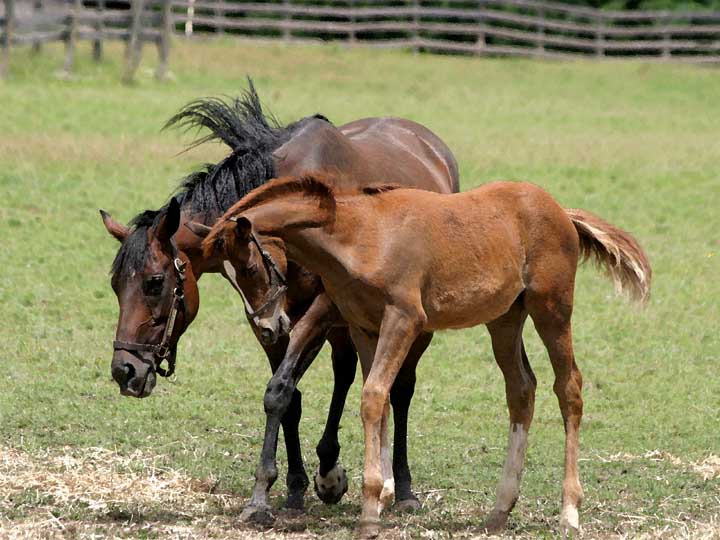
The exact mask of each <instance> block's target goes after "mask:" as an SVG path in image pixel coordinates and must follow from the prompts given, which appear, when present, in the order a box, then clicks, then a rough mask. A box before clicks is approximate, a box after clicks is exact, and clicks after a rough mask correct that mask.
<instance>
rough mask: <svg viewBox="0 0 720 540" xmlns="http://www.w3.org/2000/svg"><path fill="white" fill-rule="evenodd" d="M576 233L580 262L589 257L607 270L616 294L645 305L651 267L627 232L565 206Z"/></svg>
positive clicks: (643, 253)
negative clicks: (626, 296) (624, 295)
mask: <svg viewBox="0 0 720 540" xmlns="http://www.w3.org/2000/svg"><path fill="white" fill-rule="evenodd" d="M565 212H566V213H567V215H568V217H569V218H570V219H571V220H572V222H573V224H574V225H575V229H577V232H578V235H579V236H580V254H581V256H582V259H583V261H584V260H587V259H593V260H594V261H595V262H596V263H597V264H598V266H600V267H602V268H604V269H605V270H607V273H608V274H609V275H610V277H611V278H612V280H613V282H614V284H615V290H616V292H618V293H619V294H622V293H624V292H627V293H629V295H630V297H631V298H632V299H633V300H635V301H637V302H640V303H642V304H645V303H646V302H647V300H648V298H649V297H650V281H651V279H652V269H651V268H650V261H648V258H647V255H646V254H645V252H644V251H643V249H642V248H641V247H640V244H638V242H637V240H635V238H633V237H632V236H631V235H630V234H629V233H627V232H625V231H623V230H622V229H618V228H617V227H615V226H614V225H611V224H610V223H608V222H606V221H604V220H602V219H600V218H599V217H597V216H596V215H594V214H591V213H590V212H587V211H585V210H579V209H575V208H566V209H565Z"/></svg>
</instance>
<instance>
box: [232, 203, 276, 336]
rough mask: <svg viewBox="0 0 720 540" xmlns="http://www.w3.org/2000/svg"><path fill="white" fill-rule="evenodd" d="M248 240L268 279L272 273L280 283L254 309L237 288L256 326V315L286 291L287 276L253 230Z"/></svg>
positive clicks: (234, 219)
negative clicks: (255, 249) (254, 249)
mask: <svg viewBox="0 0 720 540" xmlns="http://www.w3.org/2000/svg"><path fill="white" fill-rule="evenodd" d="M229 221H235V222H237V218H235V217H231V218H230V219H229ZM250 241H251V242H252V243H253V244H255V246H256V247H257V249H258V251H259V252H260V256H261V257H262V260H263V264H264V265H265V268H266V270H267V272H268V275H270V276H271V277H270V279H271V280H272V275H273V274H274V275H275V278H276V279H277V281H278V282H279V283H280V285H279V286H277V288H276V289H275V290H274V291H273V292H272V294H271V295H270V298H268V299H267V300H265V302H263V304H262V305H261V306H260V307H258V308H256V309H253V307H252V305H251V304H250V301H249V300H248V299H247V297H246V296H245V293H244V292H243V291H242V289H241V288H240V287H238V288H237V289H238V292H239V293H240V296H241V297H242V299H243V303H244V304H245V313H246V314H247V316H248V318H249V319H251V320H252V322H253V323H254V324H255V325H256V326H257V319H258V317H259V316H260V315H261V314H263V313H264V312H265V311H267V310H268V308H269V307H271V306H272V305H273V304H275V302H277V300H278V298H279V297H280V295H281V294H283V293H284V292H285V291H287V278H286V277H285V274H283V273H282V271H281V270H280V268H278V265H277V263H276V262H275V260H274V259H273V258H272V256H271V255H270V254H269V253H268V252H267V251H265V249H264V248H263V247H262V244H261V243H260V239H259V238H258V237H257V236H256V235H255V233H254V232H253V231H250Z"/></svg>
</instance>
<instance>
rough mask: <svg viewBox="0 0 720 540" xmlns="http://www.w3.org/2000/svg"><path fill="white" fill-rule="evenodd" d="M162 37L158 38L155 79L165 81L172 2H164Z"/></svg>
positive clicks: (161, 23)
mask: <svg viewBox="0 0 720 540" xmlns="http://www.w3.org/2000/svg"><path fill="white" fill-rule="evenodd" d="M160 21H161V22H160V25H161V26H160V37H159V38H158V57H159V59H160V62H159V63H158V67H157V70H156V71H155V78H156V79H158V80H159V81H164V80H165V79H166V78H167V73H168V62H169V60H170V35H171V33H172V0H163V3H162V17H161V19H160Z"/></svg>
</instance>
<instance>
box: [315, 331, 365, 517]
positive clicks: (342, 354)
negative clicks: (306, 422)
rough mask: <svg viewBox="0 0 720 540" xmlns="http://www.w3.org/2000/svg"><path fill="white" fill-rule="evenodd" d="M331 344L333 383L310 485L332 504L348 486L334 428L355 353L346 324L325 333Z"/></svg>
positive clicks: (337, 425)
mask: <svg viewBox="0 0 720 540" xmlns="http://www.w3.org/2000/svg"><path fill="white" fill-rule="evenodd" d="M327 339H328V341H329V342H330V345H331V346H332V366H333V374H334V381H335V382H334V386H333V394H332V400H331V401H330V409H329V410H328V416H327V422H326V423H325V431H323V435H322V438H321V439H320V442H319V443H318V445H317V448H316V449H315V451H316V453H317V456H318V458H319V459H320V464H319V465H318V470H317V471H316V472H315V478H314V486H315V493H316V494H317V496H318V497H319V498H320V500H322V501H323V502H324V503H326V504H336V503H338V502H339V501H340V499H342V496H343V495H344V494H345V492H346V491H347V489H348V480H347V474H346V473H345V469H344V468H343V467H342V465H340V464H339V463H338V457H339V456H340V443H339V441H338V430H339V429H340V419H341V418H342V414H343V409H344V408H345V400H346V398H347V394H348V391H349V390H350V386H352V383H353V381H354V380H355V371H356V369H357V353H356V352H355V347H354V346H353V343H352V340H351V339H350V334H349V333H348V330H347V328H334V329H333V330H331V331H330V333H329V334H328V337H327Z"/></svg>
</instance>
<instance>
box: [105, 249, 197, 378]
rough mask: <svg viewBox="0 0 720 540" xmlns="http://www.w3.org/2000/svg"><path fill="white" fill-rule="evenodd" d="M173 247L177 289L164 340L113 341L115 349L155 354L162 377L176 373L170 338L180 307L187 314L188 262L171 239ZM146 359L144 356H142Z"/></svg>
mask: <svg viewBox="0 0 720 540" xmlns="http://www.w3.org/2000/svg"><path fill="white" fill-rule="evenodd" d="M171 245H172V249H173V270H174V272H175V278H176V280H177V283H176V286H175V289H173V302H172V307H171V308H170V315H168V320H167V324H166V325H165V331H164V332H163V337H162V340H160V343H155V344H150V343H134V342H132V341H119V340H115V341H113V349H114V350H116V351H129V352H135V351H137V352H149V353H152V354H153V362H152V366H153V368H154V369H155V372H156V373H157V374H158V375H160V376H161V377H169V376H170V375H172V374H173V373H175V358H173V357H171V356H170V352H171V351H172V347H171V346H170V339H171V338H172V335H173V330H174V329H175V321H176V320H177V314H178V311H180V309H182V311H183V315H184V314H185V269H186V267H187V263H185V262H184V261H183V260H182V259H180V257H179V256H178V249H177V246H176V245H175V242H174V241H171ZM140 359H141V360H143V361H144V358H142V357H140ZM164 360H167V362H168V368H167V370H166V369H164V368H163V367H162V363H163V361H164Z"/></svg>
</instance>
